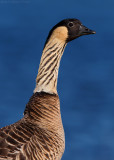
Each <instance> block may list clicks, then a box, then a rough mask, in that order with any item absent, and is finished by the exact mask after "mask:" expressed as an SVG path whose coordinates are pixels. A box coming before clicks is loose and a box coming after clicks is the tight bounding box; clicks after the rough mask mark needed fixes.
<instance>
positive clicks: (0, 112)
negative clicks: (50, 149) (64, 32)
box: [0, 0, 114, 160]
mask: <svg viewBox="0 0 114 160" xmlns="http://www.w3.org/2000/svg"><path fill="white" fill-rule="evenodd" d="M64 18H78V19H80V20H81V21H82V23H83V24H84V25H86V26H87V27H89V28H91V29H94V30H96V33H97V34H96V35H90V36H83V37H80V38H79V39H76V40H74V41H72V42H70V43H69V44H68V46H67V47H66V49H65V53H64V56H63V57H62V61H61V66H60V72H59V79H58V80H59V81H58V93H59V96H60V100H61V112H62V119H63V124H64V129H65V135H66V150H65V153H64V155H63V158H62V160H69V159H72V160H114V116H113V115H114V107H113V106H114V38H113V37H114V29H113V28H114V27H113V26H114V21H113V19H114V1H113V0H109V1H106V0H104V1H99V0H96V1H94V2H93V1H91V0H86V1H84V0H80V1H74V0H70V1H68V0H63V1H60V0H58V1H52V0H49V1H44V0H43V1H41V2H39V1H36V0H32V1H31V0H0V127H3V126H5V125H9V124H11V123H14V122H16V121H17V120H19V119H20V118H21V117H22V116H23V111H24V108H25V105H26V103H27V102H28V100H29V97H30V96H31V95H32V92H33V89H34V87H35V78H36V75H37V69H38V66H39V61H40V57H41V54H42V48H43V45H44V42H45V39H46V37H47V35H48V32H49V30H50V29H51V27H52V26H53V25H55V24H56V23H57V22H59V21H60V20H62V19H64Z"/></svg>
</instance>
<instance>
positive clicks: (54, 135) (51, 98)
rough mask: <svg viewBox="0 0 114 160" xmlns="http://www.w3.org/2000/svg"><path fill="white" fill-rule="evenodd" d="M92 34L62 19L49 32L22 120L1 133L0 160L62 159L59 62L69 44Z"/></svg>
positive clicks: (76, 21) (63, 139) (88, 30)
mask: <svg viewBox="0 0 114 160" xmlns="http://www.w3.org/2000/svg"><path fill="white" fill-rule="evenodd" d="M94 33H95V32H94V31H92V30H90V29H88V28H86V27H85V26H83V25H82V24H81V22H80V21H79V20H77V19H65V20H63V21H61V22H59V23H58V24H57V25H56V26H54V27H53V28H52V30H51V31H50V32H49V35H48V38H47V40H46V43H45V45H44V49H43V53H42V57H41V61H40V66H39V71H38V75H37V78H36V87H35V90H34V93H33V95H32V97H31V98H30V100H29V102H28V104H27V105H26V108H25V111H24V117H23V118H22V119H21V120H19V121H18V122H16V123H14V124H12V125H9V126H6V127H3V128H1V129H0V160H60V159H61V157H62V155H63V152H64V149H65V137H64V129H63V125H62V120H61V113H60V102H59V97H58V94H57V78H58V69H59V64H60V60H61V57H62V54H63V52H64V48H65V46H66V44H67V43H68V42H69V41H71V40H73V39H75V38H77V37H79V36H81V35H86V34H94Z"/></svg>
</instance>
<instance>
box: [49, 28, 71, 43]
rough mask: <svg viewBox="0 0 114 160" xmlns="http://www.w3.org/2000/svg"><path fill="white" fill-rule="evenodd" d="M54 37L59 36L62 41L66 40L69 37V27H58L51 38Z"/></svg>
mask: <svg viewBox="0 0 114 160" xmlns="http://www.w3.org/2000/svg"><path fill="white" fill-rule="evenodd" d="M53 38H57V39H59V40H61V41H66V40H67V38H68V29H67V28H66V27H58V28H56V29H55V30H54V31H53V33H52V36H51V37H50V40H51V39H53Z"/></svg>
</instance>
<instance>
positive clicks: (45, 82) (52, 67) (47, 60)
mask: <svg viewBox="0 0 114 160" xmlns="http://www.w3.org/2000/svg"><path fill="white" fill-rule="evenodd" d="M65 46H66V42H65V41H63V40H61V39H58V38H56V37H53V36H52V38H50V40H49V41H48V42H47V44H46V45H45V47H44V49H43V53H42V57H41V61H40V66H39V70H38V75H37V78H36V88H35V90H34V93H35V92H42V91H43V92H47V93H51V94H57V78H58V70H59V65H60V60H61V57H62V55H63V52H64V49H65Z"/></svg>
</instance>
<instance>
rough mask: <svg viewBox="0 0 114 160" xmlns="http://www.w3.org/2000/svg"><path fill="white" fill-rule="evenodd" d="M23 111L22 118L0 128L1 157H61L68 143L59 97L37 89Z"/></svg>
mask: <svg viewBox="0 0 114 160" xmlns="http://www.w3.org/2000/svg"><path fill="white" fill-rule="evenodd" d="M24 114H25V116H24V117H23V118H22V119H21V120H20V121H18V122H17V123H14V124H12V125H10V126H7V127H4V128H2V129H1V130H0V159H19V160H26V159H27V160H33V159H36V157H37V159H38V160H42V159H60V158H61V156H62V153H63V152H64V146H65V144H64V132H63V127H62V123H61V116H60V107H59V97H58V96H57V95H52V94H48V93H44V92H41V93H35V94H33V96H32V97H31V98H30V100H29V102H28V104H27V105H26V109H25V113H24ZM55 121H56V122H55ZM55 123H56V125H55ZM58 153H60V154H58Z"/></svg>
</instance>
